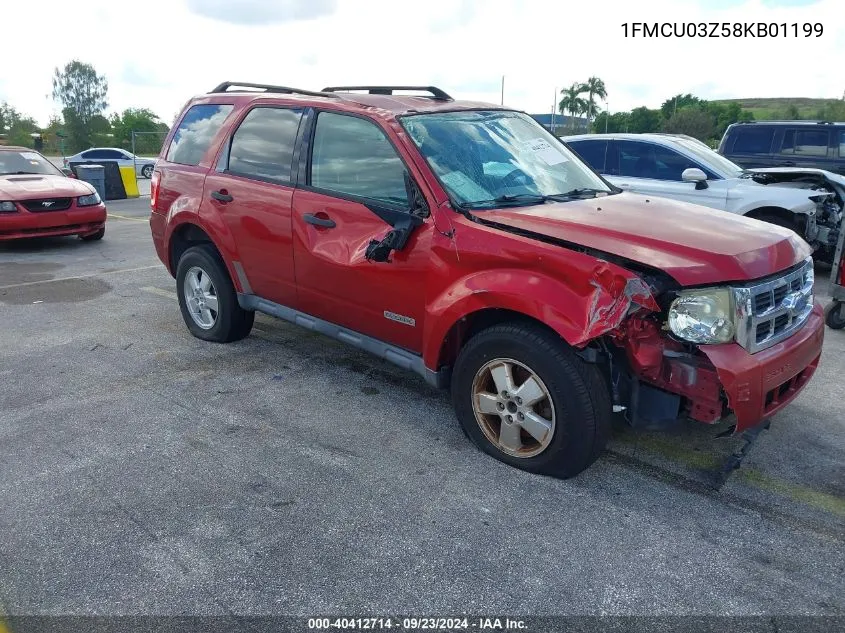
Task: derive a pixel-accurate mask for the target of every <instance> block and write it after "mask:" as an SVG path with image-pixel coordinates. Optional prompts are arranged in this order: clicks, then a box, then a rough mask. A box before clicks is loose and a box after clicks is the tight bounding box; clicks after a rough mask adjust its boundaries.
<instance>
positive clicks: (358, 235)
mask: <svg viewBox="0 0 845 633" xmlns="http://www.w3.org/2000/svg"><path fill="white" fill-rule="evenodd" d="M237 87H240V88H241V89H239V90H232V88H237ZM411 91H413V92H416V93H417V94H413V95H407V94H402V93H407V92H411ZM420 93H422V94H420ZM151 187H152V189H151V204H152V213H151V215H150V227H151V229H152V236H153V241H154V243H155V248H156V251H157V253H158V256H159V257H160V258H161V260H162V261H163V262H164V264H165V265H166V266H167V268H168V270H169V271H170V273H171V274H172V275H173V276H174V277H175V278H176V286H177V295H178V297H179V306H180V309H181V311H182V316H183V318H184V320H185V323H186V324H187V327H188V329H189V330H190V331H191V333H193V334H194V335H195V336H196V337H198V338H201V339H204V340H207V341H215V342H230V341H235V340H238V339H242V338H244V337H246V336H247V335H248V334H249V332H250V330H251V328H252V325H253V319H254V315H255V312H256V311H260V312H264V313H267V314H270V315H274V316H277V317H280V318H282V319H286V320H288V321H291V322H293V323H295V324H297V325H300V326H303V327H305V328H308V329H311V330H314V331H317V332H321V333H323V334H325V335H328V336H331V337H334V338H336V339H338V340H340V341H343V342H344V343H347V344H349V345H353V346H355V347H358V348H360V349H362V350H366V351H368V352H371V353H373V354H375V355H376V356H378V357H381V358H382V359H384V360H386V361H389V362H392V363H395V364H397V365H399V366H401V367H403V368H406V369H409V370H411V371H415V372H417V373H419V374H420V375H421V376H423V377H424V378H425V379H426V380H427V381H428V382H429V383H430V384H432V385H435V386H438V387H447V388H449V389H450V390H451V397H452V402H453V405H454V408H455V411H456V414H457V417H458V420H459V421H460V423H461V425H462V427H463V429H464V431H465V432H466V434H467V435H468V436H469V437H470V438H471V439H472V440H473V441H474V442H475V443H476V444H477V445H478V446H480V447H481V448H482V449H483V450H485V451H487V452H488V453H489V454H491V455H493V456H494V457H496V458H497V459H500V460H502V461H504V462H506V463H509V464H511V465H514V466H517V467H519V468H523V469H525V470H529V471H532V472H541V473H551V474H556V475H560V476H571V475H574V474H576V473H578V472H580V471H581V470H583V469H584V468H586V467H587V466H588V465H589V464H590V463H592V461H593V460H594V459H596V457H597V456H598V455H599V454H600V452H601V451H602V448H603V447H604V445H605V442H606V441H607V439H608V435H609V432H610V421H611V417H612V415H613V413H614V412H623V413H624V415H625V417H626V419H627V421H628V422H629V423H630V424H631V425H633V426H639V427H644V426H654V425H661V426H665V425H670V424H674V423H676V422H679V421H684V420H687V419H692V420H696V421H698V422H701V423H706V424H714V423H716V422H719V421H721V420H723V419H725V418H727V419H728V420H730V422H729V424H730V425H731V426H727V425H726V427H727V428H723V429H722V430H721V431H722V432H725V431H727V432H728V433H729V432H730V431H731V430H732V431H734V432H743V431H746V430H751V429H759V428H760V425H761V423H763V422H764V421H765V420H766V419H767V418H768V417H769V416H771V415H774V414H775V413H776V412H778V411H779V410H780V409H781V408H783V407H784V406H787V405H788V404H789V403H790V402H791V401H792V400H793V399H794V398H795V396H796V395H797V394H798V393H799V392H800V391H801V390H802V389H803V388H804V386H805V385H806V384H807V382H808V381H809V380H810V378H811V377H812V375H813V373H814V371H815V369H816V367H817V365H818V362H819V357H820V355H821V349H822V342H823V336H824V323H823V314H822V308H821V306H820V305H819V304H817V303H816V302H815V301H814V299H813V279H814V278H813V265H812V264H813V262H812V258H811V257H810V247H809V246H808V244H807V243H806V242H804V241H803V240H802V239H801V238H799V237H798V236H797V235H796V234H795V233H794V232H793V231H791V230H789V229H784V228H781V227H778V226H774V225H770V224H765V223H762V222H759V221H757V220H750V219H748V218H742V217H738V216H735V215H732V214H726V213H721V212H718V211H713V210H710V209H706V208H703V207H698V206H695V205H691V204H685V203H682V202H676V201H673V200H667V199H659V198H655V197H651V198H649V197H644V196H639V195H636V194H632V193H628V192H622V191H621V190H620V189H618V188H616V187H614V186H612V185H611V184H609V183H608V182H607V181H606V180H604V179H603V178H602V177H601V176H600V175H598V174H596V173H595V172H594V171H593V170H592V169H590V168H589V167H588V166H587V165H585V164H584V163H583V162H582V161H581V160H580V159H579V158H578V157H577V155H576V154H574V153H573V152H571V151H569V150H568V149H567V148H566V146H565V145H564V144H563V143H561V142H560V140H559V139H557V138H555V137H554V136H552V135H551V134H550V133H549V132H547V131H546V130H545V129H544V128H543V127H542V126H540V125H539V124H538V123H537V122H536V121H534V120H533V119H532V118H531V117H530V116H528V115H527V114H525V113H522V112H517V111H514V110H509V109H506V108H503V107H499V106H496V105H490V104H485V103H475V102H466V101H456V100H454V99H452V98H451V97H450V96H449V95H448V94H446V93H445V92H443V91H442V90H439V89H437V88H434V87H425V88H409V87H378V86H370V87H366V86H365V87H346V88H325V89H323V90H322V91H319V92H315V91H308V90H297V89H293V88H285V87H283V86H265V85H258V84H251V85H246V86H245V85H243V84H230V83H224V84H221V85H220V86H218V87H217V88H215V89H214V90H213V91H212V92H211V93H209V94H205V95H202V96H199V97H196V98H194V99H191V100H190V101H189V102H188V104H187V106H186V107H185V110H184V111H183V113H182V115H181V116H180V117H179V120H178V121H177V123H176V125H174V127H173V129H172V130H171V132H170V135H169V136H168V138H167V140H166V142H165V144H164V148H163V150H162V154H161V156H160V159H159V161H158V162H157V164H156V168H155V171H154V172H153V178H152V184H151ZM384 423H385V425H386V426H390V425H391V424H392V421H391V420H389V419H386V420H385V421H384Z"/></svg>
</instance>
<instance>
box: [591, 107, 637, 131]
mask: <svg viewBox="0 0 845 633" xmlns="http://www.w3.org/2000/svg"><path fill="white" fill-rule="evenodd" d="M629 117H630V113H629V112H614V113H613V114H611V115H608V113H607V112H599V114H598V116H597V117H596V119H595V121H593V127H592V130H593V132H597V133H599V134H602V133H603V132H604V131H605V129H607V132H608V133H609V134H610V133H617V132H625V131H626V128H627V125H628V120H629ZM605 119H607V126H605Z"/></svg>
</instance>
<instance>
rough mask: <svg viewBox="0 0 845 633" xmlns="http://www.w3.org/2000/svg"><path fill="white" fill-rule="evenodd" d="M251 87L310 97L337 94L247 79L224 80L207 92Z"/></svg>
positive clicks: (335, 96)
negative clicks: (254, 81) (258, 82)
mask: <svg viewBox="0 0 845 633" xmlns="http://www.w3.org/2000/svg"><path fill="white" fill-rule="evenodd" d="M232 87H239V88H253V89H255V90H258V91H261V92H277V93H283V94H298V95H308V96H311V97H332V98H335V99H336V98H337V95H333V94H326V93H325V92H316V91H315V90H302V89H300V88H290V87H288V86H272V85H269V84H254V83H250V82H248V81H224V82H223V83H222V84H220V85H218V86H216V87H215V88H214V90H211V91H209V94H213V93H216V92H230V90H229V88H232Z"/></svg>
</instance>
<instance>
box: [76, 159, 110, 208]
mask: <svg viewBox="0 0 845 633" xmlns="http://www.w3.org/2000/svg"><path fill="white" fill-rule="evenodd" d="M76 176H77V178H79V180H84V181H85V182H89V183H91V184H92V185H94V189H96V190H97V193H98V194H100V200H102V201H103V202H105V200H106V168H105V167H103V166H102V165H91V164H85V165H77V166H76Z"/></svg>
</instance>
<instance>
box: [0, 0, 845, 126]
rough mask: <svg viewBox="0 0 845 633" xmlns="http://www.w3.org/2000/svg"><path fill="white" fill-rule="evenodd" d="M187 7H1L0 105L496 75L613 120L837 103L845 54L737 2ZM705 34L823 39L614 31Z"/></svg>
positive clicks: (419, 1)
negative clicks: (787, 32) (750, 27)
mask: <svg viewBox="0 0 845 633" xmlns="http://www.w3.org/2000/svg"><path fill="white" fill-rule="evenodd" d="M187 2H190V3H191V5H193V6H194V8H196V5H197V4H198V2H199V0H182V2H179V1H177V0H145V2H143V3H142V4H141V5H138V4H137V3H119V2H114V0H87V1H86V2H84V3H76V2H67V1H66V0H41V1H30V2H8V3H6V5H5V6H4V16H3V22H4V25H5V26H6V28H5V29H4V50H5V51H6V55H7V59H8V58H9V56H10V55H14V60H15V63H8V61H7V62H5V63H3V64H2V66H0V100H2V99H5V100H8V101H9V102H10V103H11V104H12V105H14V106H15V107H17V108H18V109H19V110H22V111H24V112H27V113H30V114H32V115H33V116H35V117H36V118H37V119H39V120H40V121H42V122H43V123H45V124H46V122H47V119H48V118H49V115H50V114H51V113H52V112H57V111H58V107H57V106H56V105H55V104H54V103H53V102H52V100H51V98H50V91H51V85H50V79H51V76H52V72H53V68H54V67H56V66H60V65H64V64H65V63H66V62H68V61H70V60H71V59H74V58H77V59H80V60H82V61H86V62H89V63H91V64H93V65H94V66H95V68H96V69H97V70H98V71H99V72H100V73H102V74H105V75H106V76H107V77H108V80H109V103H110V110H122V109H124V108H127V107H149V108H151V109H152V110H154V111H155V112H157V113H158V114H159V115H160V116H161V117H162V119H163V120H164V121H166V122H168V123H170V122H171V121H172V119H173V117H174V116H175V114H176V113H177V112H178V111H179V110H180V108H181V107H182V105H183V104H184V103H185V101H186V100H187V99H188V98H189V97H190V96H191V95H193V94H196V93H200V92H205V91H207V90H210V89H211V88H212V87H213V86H215V85H216V84H218V83H219V82H221V81H225V80H236V81H256V82H262V83H281V84H285V85H293V86H301V87H303V88H312V89H319V88H321V87H323V86H326V85H338V84H350V83H356V84H357V83H402V84H408V83H420V84H429V83H435V84H437V85H439V86H440V87H442V88H443V89H445V90H447V91H448V92H450V93H452V94H454V95H455V96H457V97H460V98H469V99H480V100H485V101H492V102H495V103H498V102H499V99H500V83H501V78H502V75H505V76H506V79H505V103H506V104H508V105H511V106H514V107H517V108H520V109H524V110H528V111H531V112H547V111H549V110H550V108H551V104H552V98H553V96H554V94H553V93H554V90H555V88H557V89H558V90H559V89H561V88H562V87H564V86H566V85H569V84H570V83H572V82H574V81H580V80H583V79H586V78H587V77H589V76H591V75H597V76H599V77H601V78H602V79H604V81H605V83H606V84H607V87H608V91H609V93H610V94H609V103H610V107H611V110H621V109H629V108H631V107H636V106H639V105H648V106H652V107H656V106H658V105H659V104H660V103H661V102H662V101H663V100H665V99H666V98H668V97H669V96H671V95H674V94H676V93H679V92H693V93H695V94H697V95H699V96H701V97H705V98H720V97H721V98H725V97H788V96H803V97H840V96H842V93H843V90H845V84H843V83H842V79H841V75H840V73H839V72H838V68H837V66H836V60H838V59H842V58H843V54H845V23H843V21H842V20H841V18H840V13H841V2H842V0H818V2H816V3H815V4H811V5H809V6H803V7H799V6H792V7H782V8H771V7H767V6H765V4H764V1H763V0H748V1H746V2H744V3H742V2H741V0H736V1H735V6H733V7H731V8H727V7H725V8H721V9H712V8H708V5H709V3H708V2H705V1H703V0H702V1H701V2H699V1H698V0H652V1H650V2H648V3H643V2H637V3H634V2H630V1H629V0H593V2H589V3H583V2H566V3H563V2H560V1H559V0H521V1H520V0H462V1H461V2H456V1H455V0H337V2H336V3H332V2H330V1H323V2H314V3H308V2H305V3H298V4H297V6H298V7H300V8H299V9H295V10H294V9H290V14H289V15H288V14H280V12H279V8H280V7H289V8H290V7H292V6H293V4H294V3H293V2H292V1H291V0H287V2H281V3H280V2H279V1H278V0H266V1H261V0H249V1H248V2H246V3H244V2H238V1H237V0H231V1H230V2H225V3H223V2H216V3H215V2H209V1H206V2H204V3H202V4H203V5H204V12H205V13H206V14H209V13H210V14H211V15H213V16H214V17H213V18H212V17H204V16H203V15H199V14H198V13H196V12H195V11H193V10H192V9H191V7H189V6H188V4H187ZM725 4H727V3H726V2H722V3H720V6H722V5H725ZM403 5H404V6H403ZM303 6H306V7H311V8H312V9H313V10H311V12H310V13H309V12H306V13H303V12H302V9H301V7H303ZM223 7H229V8H228V9H225V10H221V9H222V8H223ZM332 9H334V10H333V11H332ZM315 12H316V13H315ZM227 18H228V21H225V20H226V19H227ZM288 18H290V20H289V19H288ZM291 20H292V21H291ZM701 21H707V22H713V21H717V22H723V21H728V22H758V21H765V22H775V23H783V22H785V23H788V24H791V23H794V22H798V23H805V22H811V23H813V22H820V23H822V24H823V25H824V34H823V36H822V37H820V38H809V39H804V38H798V39H796V38H793V37H790V38H786V39H784V38H779V39H733V38H730V39H690V38H685V39H643V38H627V39H626V38H625V37H624V35H623V30H622V26H621V25H622V23H625V22H701ZM9 27H11V28H9Z"/></svg>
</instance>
